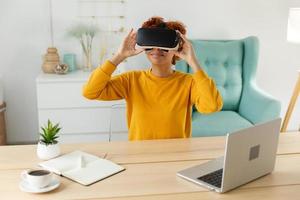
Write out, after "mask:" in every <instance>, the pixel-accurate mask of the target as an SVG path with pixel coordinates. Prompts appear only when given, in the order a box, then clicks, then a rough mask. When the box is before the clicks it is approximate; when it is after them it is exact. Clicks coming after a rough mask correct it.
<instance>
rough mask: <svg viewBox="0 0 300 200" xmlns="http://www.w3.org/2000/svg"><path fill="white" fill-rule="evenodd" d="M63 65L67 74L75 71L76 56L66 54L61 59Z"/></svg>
mask: <svg viewBox="0 0 300 200" xmlns="http://www.w3.org/2000/svg"><path fill="white" fill-rule="evenodd" d="M63 62H64V64H67V65H68V67H69V69H68V71H69V72H72V71H75V70H76V69H77V67H76V55H75V54H73V53H66V54H64V57H63Z"/></svg>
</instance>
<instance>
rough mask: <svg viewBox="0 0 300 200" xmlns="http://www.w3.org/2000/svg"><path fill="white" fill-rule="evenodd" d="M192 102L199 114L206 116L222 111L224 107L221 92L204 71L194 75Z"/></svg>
mask: <svg viewBox="0 0 300 200" xmlns="http://www.w3.org/2000/svg"><path fill="white" fill-rule="evenodd" d="M191 101H192V104H195V106H196V108H197V110H198V112H200V113H205V114H209V113H212V112H217V111H220V110H221V109H222V107H223V100H222V97H221V94H220V92H219V91H218V89H217V87H216V85H215V83H214V81H213V80H212V79H211V78H209V77H208V75H207V74H206V73H205V72H204V71H203V70H199V71H197V72H196V73H195V74H193V82H192V88H191Z"/></svg>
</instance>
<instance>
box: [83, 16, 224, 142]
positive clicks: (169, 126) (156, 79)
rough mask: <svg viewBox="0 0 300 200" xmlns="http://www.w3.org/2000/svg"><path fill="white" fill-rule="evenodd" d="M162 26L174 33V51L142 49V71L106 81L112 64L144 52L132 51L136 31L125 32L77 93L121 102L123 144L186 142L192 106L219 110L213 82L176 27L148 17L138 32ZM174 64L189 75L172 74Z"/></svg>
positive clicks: (179, 26)
mask: <svg viewBox="0 0 300 200" xmlns="http://www.w3.org/2000/svg"><path fill="white" fill-rule="evenodd" d="M162 23H164V25H165V26H166V27H167V28H169V29H173V30H176V31H178V32H179V34H180V37H181V39H182V40H183V44H182V47H181V48H180V49H179V50H180V51H166V50H162V49H158V48H153V49H146V50H145V53H146V55H147V58H148V59H149V61H150V62H151V67H150V68H149V69H148V70H140V71H130V72H126V73H123V74H121V75H117V76H114V77H111V74H112V73H113V72H114V70H115V69H116V68H117V66H118V64H120V63H121V62H122V61H124V60H125V59H126V58H128V57H131V56H135V55H137V54H139V53H141V52H142V51H144V50H143V49H136V48H135V45H136V32H135V31H133V30H131V31H130V32H129V34H128V35H127V36H126V37H125V38H124V40H123V42H122V44H121V45H120V47H119V49H118V51H117V53H116V54H115V56H113V57H112V58H111V59H110V60H107V61H106V62H105V63H104V64H103V65H102V66H100V67H98V68H97V69H95V70H94V71H93V73H92V74H91V76H90V78H89V80H88V82H87V84H86V85H85V86H84V88H83V96H85V97H86V98H88V99H97V100H117V99H125V100H126V106H127V125H128V129H129V140H146V139H166V138H188V137H190V135H191V112H192V106H193V105H195V107H196V108H197V110H198V111H199V112H201V113H205V114H208V113H212V112H216V111H219V110H221V108H222V106H223V102H222V98H221V95H220V93H219V91H218V90H217V88H216V85H215V84H214V81H213V80H212V79H211V78H209V77H208V75H207V74H206V73H205V72H204V71H203V70H202V69H201V66H200V64H199V62H198V61H197V58H196V56H195V52H194V50H193V47H192V45H191V43H190V42H189V41H188V40H187V39H186V37H185V35H184V34H185V33H186V30H185V27H184V25H183V24H182V23H180V22H165V21H164V19H163V18H161V17H153V18H150V19H149V20H148V21H146V22H144V23H143V25H142V27H143V28H152V27H159V26H161V24H162ZM178 59H183V60H185V61H186V62H187V63H188V64H189V66H190V67H192V69H193V71H194V74H193V75H191V74H186V73H182V72H179V71H176V70H173V69H172V66H173V65H174V64H175V62H176V60H178Z"/></svg>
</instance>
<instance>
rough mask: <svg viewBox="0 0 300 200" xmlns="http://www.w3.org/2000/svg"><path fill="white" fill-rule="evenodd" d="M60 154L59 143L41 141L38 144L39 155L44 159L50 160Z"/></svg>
mask: <svg viewBox="0 0 300 200" xmlns="http://www.w3.org/2000/svg"><path fill="white" fill-rule="evenodd" d="M59 155H60V148H59V144H58V143H56V144H48V145H46V144H44V143H41V142H39V143H38V146H37V156H38V157H39V158H40V159H42V160H49V159H51V158H55V157H57V156H59Z"/></svg>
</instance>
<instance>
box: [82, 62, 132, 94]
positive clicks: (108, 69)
mask: <svg viewBox="0 0 300 200" xmlns="http://www.w3.org/2000/svg"><path fill="white" fill-rule="evenodd" d="M115 69H116V66H115V65H114V64H113V63H111V62H110V61H106V62H105V63H104V64H103V65H102V66H101V67H98V68H97V69H95V70H94V71H93V72H92V74H91V76H90V78H89V80H88V81H87V83H86V84H85V85H84V86H83V91H82V94H83V96H84V97H86V98H88V99H97V100H117V99H124V98H125V99H126V98H127V97H128V93H129V92H128V88H129V80H128V79H129V78H128V73H124V74H120V75H117V76H113V77H111V74H112V73H113V72H114V70H115Z"/></svg>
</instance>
